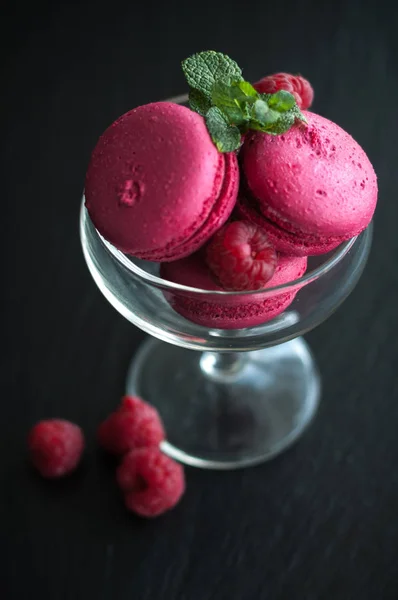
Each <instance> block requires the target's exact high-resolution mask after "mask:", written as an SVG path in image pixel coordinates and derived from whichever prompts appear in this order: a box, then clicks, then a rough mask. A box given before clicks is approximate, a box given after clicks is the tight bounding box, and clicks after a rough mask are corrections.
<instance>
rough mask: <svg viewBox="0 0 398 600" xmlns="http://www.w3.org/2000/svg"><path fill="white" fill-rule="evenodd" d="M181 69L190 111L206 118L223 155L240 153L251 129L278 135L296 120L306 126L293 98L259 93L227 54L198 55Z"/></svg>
mask: <svg viewBox="0 0 398 600" xmlns="http://www.w3.org/2000/svg"><path fill="white" fill-rule="evenodd" d="M182 69H183V71H184V74H185V77H186V79H187V81H188V84H189V86H190V92H189V104H190V107H191V109H192V110H194V111H195V112H197V113H199V114H200V115H202V116H204V117H205V120H206V125H207V128H208V130H209V133H210V135H211V138H212V140H213V142H214V143H215V145H216V146H217V148H218V150H219V151H220V152H233V151H234V150H237V149H238V148H239V146H240V144H241V136H242V134H243V133H246V132H247V131H249V130H251V129H252V130H256V131H262V132H264V133H269V134H271V135H279V134H281V133H285V132H286V131H288V130H289V129H290V128H291V127H292V125H294V123H295V122H296V120H300V121H303V122H306V120H305V117H304V115H303V114H302V112H301V111H300V109H299V108H298V106H297V104H296V101H295V98H294V96H293V95H292V94H290V93H289V92H286V91H284V90H280V91H279V92H276V93H275V94H260V93H258V92H257V91H256V90H255V89H254V87H253V86H252V85H251V84H250V83H249V82H248V81H245V80H244V79H243V77H242V71H241V69H240V68H239V66H238V65H237V63H236V62H235V61H234V60H232V59H231V58H229V56H226V55H225V54H221V53H220V52H215V51H213V50H209V51H207V52H199V53H197V54H194V55H193V56H190V57H189V58H187V59H186V60H184V61H183V63H182Z"/></svg>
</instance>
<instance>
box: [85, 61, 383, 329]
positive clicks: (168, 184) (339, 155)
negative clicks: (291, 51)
mask: <svg viewBox="0 0 398 600" xmlns="http://www.w3.org/2000/svg"><path fill="white" fill-rule="evenodd" d="M183 70H184V73H185V75H186V78H187V80H188V83H189V85H190V108H187V107H184V106H181V105H178V104H174V103H170V102H157V103H152V104H148V105H144V106H140V107H138V108H136V109H134V110H132V111H130V112H128V113H126V114H125V115H123V116H122V117H120V118H119V119H118V120H117V121H116V122H115V123H113V124H112V125H111V126H110V127H109V128H108V129H107V130H106V131H105V133H104V134H103V135H102V136H101V138H100V139H99V141H98V143H97V146H96V147H95V149H94V152H93V155H92V158H91V161H90V164H89V168H88V171H87V176H86V185H85V199H86V207H87V210H88V212H89V215H90V218H91V220H92V222H93V224H94V225H95V227H96V228H97V230H98V231H99V233H100V234H101V235H102V236H103V237H104V238H105V239H107V240H108V241H109V242H110V243H112V244H113V245H114V246H115V247H117V248H118V249H119V250H121V251H123V252H125V253H127V254H129V255H132V256H135V257H138V258H141V259H144V260H151V261H158V262H160V263H161V268H160V274H161V276H162V277H163V278H164V279H167V280H169V281H172V282H174V283H178V284H182V285H185V286H189V287H190V288H196V289H200V290H208V291H209V295H208V296H207V295H206V294H203V292H202V293H201V294H195V293H194V292H191V293H189V292H184V293H181V294H175V293H174V294H173V295H172V296H169V297H168V299H169V301H170V303H171V304H172V306H173V307H174V308H175V310H176V311H178V312H179V313H180V314H182V315H183V316H184V317H186V318H187V319H189V320H191V321H193V322H195V323H198V324H200V325H203V326H206V327H214V328H225V329H233V328H243V327H251V326H255V325H258V324H260V323H264V322H266V321H268V320H270V319H272V318H274V317H275V316H277V315H278V314H280V313H281V312H282V311H283V310H285V309H286V308H287V307H288V306H289V305H290V304H291V302H292V301H293V299H294V297H295V295H296V293H297V290H298V289H299V286H295V287H294V286H293V287H290V288H289V291H286V290H285V291H284V292H282V293H281V292H280V293H279V294H277V293H275V294H272V293H271V294H270V292H269V291H267V290H269V289H271V288H274V287H276V286H281V285H283V284H287V283H290V282H293V281H295V280H296V279H298V278H300V277H301V276H302V275H303V274H304V273H305V270H306V266H307V256H311V255H315V254H322V253H325V252H329V251H330V250H333V249H334V248H336V247H337V246H338V245H339V244H340V243H341V242H343V241H344V240H347V239H349V238H351V237H353V236H355V235H357V234H358V233H360V232H361V231H362V230H363V229H365V228H366V227H367V225H368V224H369V222H370V220H371V218H372V216H373V213H374V210H375V206H376V201H377V181H376V175H375V172H374V170H373V167H372V165H371V163H370V161H369V159H368V158H367V156H366V154H365V152H364V151H363V150H362V148H361V147H360V146H359V145H358V144H357V143H356V142H355V141H354V140H353V138H352V137H351V136H350V135H349V134H348V133H346V132H345V131H344V130H343V129H341V128H340V127H339V126H338V125H336V124H335V123H332V122H331V121H329V120H327V119H325V118H323V117H320V116H319V115H316V114H315V113H312V112H309V111H308V110H307V109H308V108H309V106H310V104H311V102H312V99H313V91H312V87H311V86H310V84H309V82H308V81H306V80H305V79H304V78H302V77H300V76H291V75H288V74H285V73H282V74H277V75H274V76H270V77H265V78H264V79H262V80H260V81H259V82H257V83H256V84H254V86H251V85H250V84H249V83H248V82H246V81H244V80H243V78H242V75H241V71H240V69H239V67H238V66H237V64H236V63H235V62H234V61H232V60H231V59H230V58H229V57H226V56H224V55H222V54H219V53H216V52H203V53H199V54H196V55H194V56H192V57H190V58H189V59H187V60H186V61H184V63H183ZM258 290H261V292H259V291H258ZM220 291H229V292H234V293H232V294H224V295H223V294H215V293H214V292H220ZM250 291H252V292H254V291H255V293H247V292H250ZM242 292H244V293H242Z"/></svg>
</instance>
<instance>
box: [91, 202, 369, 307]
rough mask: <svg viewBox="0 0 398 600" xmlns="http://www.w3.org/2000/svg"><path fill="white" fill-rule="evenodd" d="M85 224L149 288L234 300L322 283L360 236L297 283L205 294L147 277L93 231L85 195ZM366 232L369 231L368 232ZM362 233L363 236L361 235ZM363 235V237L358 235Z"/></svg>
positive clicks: (341, 245) (334, 252) (341, 246)
mask: <svg viewBox="0 0 398 600" xmlns="http://www.w3.org/2000/svg"><path fill="white" fill-rule="evenodd" d="M86 221H89V222H90V223H91V226H92V228H93V230H94V231H95V233H96V235H97V236H98V239H99V240H100V242H101V243H102V245H103V246H104V247H105V249H106V250H107V252H108V253H109V254H110V255H111V257H112V258H113V259H114V260H116V262H117V263H119V265H121V266H122V267H124V268H125V269H127V271H129V272H130V273H131V274H132V275H133V276H135V277H138V278H139V279H141V280H143V281H145V282H146V283H147V284H150V285H151V286H155V287H157V288H162V289H167V290H171V291H175V292H188V293H191V294H195V295H207V296H208V295H209V294H211V295H212V296H213V295H214V296H222V297H231V296H255V295H257V294H265V293H266V294H270V293H273V292H278V293H282V292H284V291H286V292H289V291H293V289H296V288H297V287H303V286H304V285H307V284H308V283H310V282H311V281H314V280H315V279H319V278H320V277H322V276H323V275H326V273H329V272H330V271H331V270H332V269H333V268H334V267H336V266H337V265H338V264H339V263H340V261H341V260H342V259H343V258H344V257H345V256H346V254H347V253H348V252H349V251H350V250H351V248H352V247H353V246H354V244H355V242H356V240H357V239H358V236H355V237H352V238H350V239H349V240H347V241H345V242H342V243H341V244H340V245H339V246H337V248H336V249H335V250H334V251H333V254H332V255H331V256H330V257H329V258H328V259H327V260H326V261H325V262H324V263H322V264H321V265H320V266H318V267H316V268H315V269H313V270H312V271H309V272H306V273H305V274H304V275H303V276H302V277H300V278H298V279H294V280H293V281H289V282H286V283H283V284H281V285H278V286H275V287H265V288H261V289H259V290H244V291H226V290H204V289H201V288H195V287H191V286H187V285H183V284H181V283H174V282H172V281H169V280H167V279H163V278H162V277H159V276H157V275H152V274H151V273H148V272H147V271H145V270H144V269H141V267H139V266H138V265H136V264H135V263H134V262H133V261H132V260H130V259H129V257H128V255H127V254H124V253H123V252H121V250H118V249H117V248H116V247H115V246H113V245H112V244H111V243H110V242H108V241H107V240H106V239H105V238H104V237H103V236H102V235H101V234H100V233H99V232H98V230H97V229H96V228H95V227H94V224H93V223H92V221H91V219H90V217H89V214H88V212H87V209H86V207H85V205H84V195H83V201H82V205H81V210H80V228H81V230H82V232H83V230H84V227H85V223H86ZM365 231H366V230H365ZM362 233H363V232H362ZM359 235H360V234H359Z"/></svg>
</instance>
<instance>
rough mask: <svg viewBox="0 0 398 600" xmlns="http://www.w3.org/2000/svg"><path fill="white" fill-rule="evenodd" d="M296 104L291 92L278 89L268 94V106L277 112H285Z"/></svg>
mask: <svg viewBox="0 0 398 600" xmlns="http://www.w3.org/2000/svg"><path fill="white" fill-rule="evenodd" d="M295 104H296V100H295V99H294V96H293V94H290V93H289V92H286V91H285V90H279V92H276V93H275V94H270V97H269V98H268V106H269V107H270V108H273V109H274V110H277V111H278V112H286V111H287V110H289V109H290V108H293V106H294V105H295Z"/></svg>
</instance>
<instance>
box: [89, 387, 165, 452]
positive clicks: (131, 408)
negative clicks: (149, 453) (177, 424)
mask: <svg viewBox="0 0 398 600" xmlns="http://www.w3.org/2000/svg"><path fill="white" fill-rule="evenodd" d="M164 438H165V432H164V428H163V424H162V422H161V420H160V417H159V414H158V412H157V410H156V409H155V408H153V406H150V405H149V404H147V403H146V402H144V401H143V400H141V398H138V397H137V396H125V397H124V398H123V399H122V403H121V405H120V407H119V408H118V409H117V410H116V411H115V412H113V413H112V414H111V415H109V417H108V418H107V419H106V420H105V421H104V422H103V423H101V425H100V426H99V428H98V439H99V443H100V444H101V446H102V447H103V448H105V450H107V451H108V452H110V453H111V454H125V453H126V452H128V451H129V450H132V449H133V448H141V447H143V446H158V445H159V444H160V442H161V441H162V440H164Z"/></svg>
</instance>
